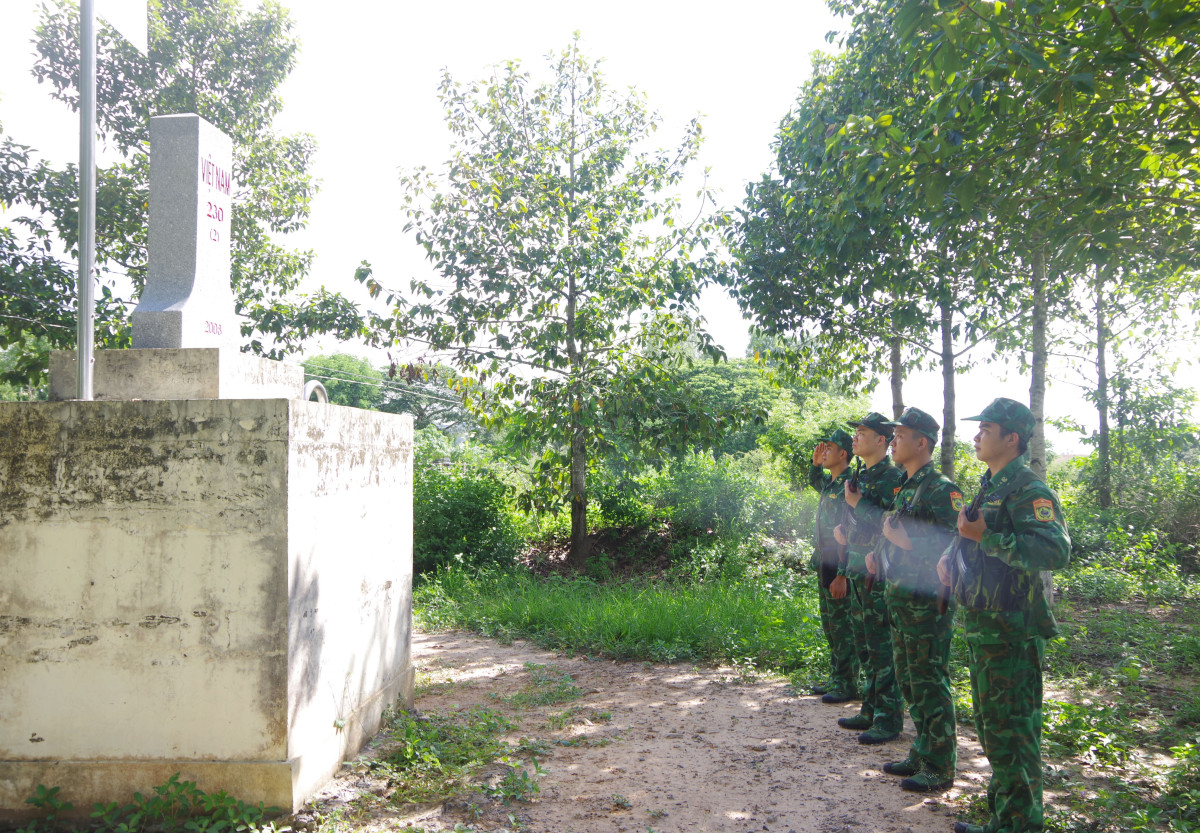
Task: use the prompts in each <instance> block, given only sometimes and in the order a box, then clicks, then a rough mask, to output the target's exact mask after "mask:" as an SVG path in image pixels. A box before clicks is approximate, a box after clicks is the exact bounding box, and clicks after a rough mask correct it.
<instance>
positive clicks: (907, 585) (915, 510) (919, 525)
mask: <svg viewBox="0 0 1200 833" xmlns="http://www.w3.org/2000/svg"><path fill="white" fill-rule="evenodd" d="M930 478H932V480H930V482H929V485H927V486H925V487H924V490H922V491H921V493H920V499H919V500H915V501H914V499H915V498H916V496H917V492H918V490H920V489H921V484H922V483H924V482H925V481H926V480H929V479H930ZM896 488H897V492H896V496H895V498H894V499H893V501H892V511H893V514H896V515H900V516H903V520H902V522H901V523H902V524H903V526H904V531H905V532H907V533H908V537H909V540H911V541H912V549H911V550H903V549H900V547H897V546H896V545H895V544H893V543H892V542H891V541H888V540H887V539H886V538H883V537H881V538H880V549H879V550H878V552H877V554H881V555H882V556H883V561H884V563H885V568H884V572H885V575H886V576H887V583H888V602H889V603H904V602H908V601H921V602H928V601H932V600H934V599H936V598H937V595H938V590H939V588H940V587H941V586H942V583H941V581H940V580H939V579H938V574H937V562H938V559H940V558H941V556H942V553H943V552H945V550H946V548H947V547H948V546H949V545H950V543H951V542H953V541H954V540H955V539H956V537H957V532H956V529H957V526H958V513H959V510H961V509H962V506H963V499H962V492H961V491H960V490H959V488H958V487H957V486H955V485H954V482H953V481H952V480H950V478H948V477H946V476H945V475H944V474H942V473H941V472H939V471H937V470H936V469H935V468H934V467H933V463H926V464H925V465H924V466H922V467H921V468H920V470H918V471H917V473H916V474H914V475H913V476H912V477H909V478H908V479H907V480H905V481H904V484H903V485H902V486H898V487H896Z"/></svg>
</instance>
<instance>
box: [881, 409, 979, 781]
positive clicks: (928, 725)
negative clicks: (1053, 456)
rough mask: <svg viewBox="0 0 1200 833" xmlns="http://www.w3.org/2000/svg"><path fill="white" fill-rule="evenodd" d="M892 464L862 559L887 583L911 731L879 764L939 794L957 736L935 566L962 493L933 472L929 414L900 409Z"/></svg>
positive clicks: (946, 616) (949, 776) (933, 424)
mask: <svg viewBox="0 0 1200 833" xmlns="http://www.w3.org/2000/svg"><path fill="white" fill-rule="evenodd" d="M889 425H891V426H892V427H893V428H894V429H895V432H896V434H895V439H893V440H892V459H893V460H895V461H896V464H897V465H900V466H903V467H904V470H905V473H906V474H907V475H908V477H907V479H906V480H905V481H904V484H903V485H902V486H901V487H900V490H899V492H898V493H897V494H896V497H895V499H894V501H893V512H892V513H890V514H889V515H888V517H887V518H885V520H884V524H883V537H884V538H886V539H887V541H886V543H885V544H884V545H883V546H881V547H880V549H879V551H878V552H876V553H875V554H874V556H873V557H872V558H871V559H869V560H868V563H867V567H868V568H869V569H870V570H871V571H872V572H874V571H875V570H877V569H880V568H882V571H883V575H884V576H885V577H886V579H887V604H888V613H889V614H890V615H891V618H892V648H893V656H894V661H895V665H896V679H897V680H898V682H899V683H900V693H901V694H902V695H903V696H904V699H905V700H906V701H907V702H908V708H909V714H910V715H911V717H912V721H913V725H914V726H915V727H916V737H915V738H914V739H913V744H912V748H911V749H910V750H909V753H908V756H907V757H905V759H904V760H903V761H894V762H891V763H887V764H884V766H883V771H884V772H886V773H888V774H889V775H902V776H906V777H905V778H904V779H903V780H902V781H901V782H900V788H901V789H904V790H909V791H910V792H940V791H942V790H946V789H949V788H950V787H951V786H953V784H954V770H955V767H956V765H957V763H958V735H957V732H956V726H955V722H954V699H953V697H952V695H951V692H950V630H951V626H952V625H953V622H954V608H953V605H951V606H950V607H949V609H947V611H946V612H945V613H941V612H939V610H938V607H939V605H938V591H939V588H940V587H941V583H940V582H939V581H938V574H937V565H938V559H939V558H940V557H941V555H942V553H943V552H944V551H945V550H946V548H947V547H948V546H949V545H950V543H951V542H952V541H953V540H954V525H955V523H956V521H957V519H958V513H959V510H961V509H962V505H963V503H962V492H960V491H959V489H958V487H957V486H955V485H954V483H952V482H951V481H950V479H949V478H947V477H945V476H944V475H942V474H940V473H939V472H938V471H936V470H935V469H934V467H933V462H932V452H933V447H934V444H935V443H936V442H937V435H938V429H939V427H940V426H939V425H938V423H937V421H936V420H935V419H934V418H933V417H931V416H930V415H929V414H927V413H925V412H924V411H921V410H919V409H917V408H907V409H905V411H904V413H903V414H902V415H901V417H900V419H899V420H898V421H896V422H892V423H889Z"/></svg>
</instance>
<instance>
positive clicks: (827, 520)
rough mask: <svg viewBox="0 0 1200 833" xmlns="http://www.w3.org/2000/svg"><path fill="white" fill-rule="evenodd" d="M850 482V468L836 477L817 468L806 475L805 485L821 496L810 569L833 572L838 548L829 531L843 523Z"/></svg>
mask: <svg viewBox="0 0 1200 833" xmlns="http://www.w3.org/2000/svg"><path fill="white" fill-rule="evenodd" d="M849 479H850V468H849V466H847V467H846V469H845V470H843V471H842V473H841V474H839V475H838V476H837V477H834V476H833V475H831V474H827V473H826V472H825V470H824V469H823V468H821V467H820V466H813V467H812V468H811V469H810V470H809V472H808V482H809V483H810V484H811V485H812V487H813V488H814V489H816V490H817V493H818V494H820V496H821V501H820V503H818V504H817V522H816V535H815V540H814V541H813V557H812V561H811V562H810V566H811V567H813V568H814V569H815V568H816V567H817V566H818V565H821V566H822V567H824V568H825V569H827V570H828V569H832V570H835V571H836V570H837V567H838V562H839V560H840V558H841V547H840V546H839V545H838V542H837V539H836V538H834V537H833V528H834V527H835V526H837V525H838V524H844V523H845V521H846V518H847V517H848V515H847V510H848V509H849V507H848V506H847V505H846V491H845V490H846V481H847V480H849ZM823 583H825V584H828V582H823Z"/></svg>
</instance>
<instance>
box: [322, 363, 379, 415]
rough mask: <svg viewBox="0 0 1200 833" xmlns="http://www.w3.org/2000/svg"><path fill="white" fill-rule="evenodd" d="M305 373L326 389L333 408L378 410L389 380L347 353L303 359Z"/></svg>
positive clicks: (369, 365)
mask: <svg viewBox="0 0 1200 833" xmlns="http://www.w3.org/2000/svg"><path fill="white" fill-rule="evenodd" d="M304 374H305V376H306V377H308V379H315V380H317V381H318V382H320V383H321V384H322V385H323V386H324V387H325V393H326V395H328V397H329V402H330V404H332V405H345V406H347V407H349V408H368V409H370V410H374V411H377V410H379V406H380V404H381V403H382V402H383V399H384V379H385V378H387V377H386V376H385V375H384V374H383V372H382V371H379V370H376V369H375V368H374V367H372V366H371V363H370V362H369V361H367V360H366V359H362V358H359V357H358V356H351V355H349V354H347V353H333V354H332V355H321V356H312V357H311V358H307V359H305V360H304ZM306 381H307V379H306Z"/></svg>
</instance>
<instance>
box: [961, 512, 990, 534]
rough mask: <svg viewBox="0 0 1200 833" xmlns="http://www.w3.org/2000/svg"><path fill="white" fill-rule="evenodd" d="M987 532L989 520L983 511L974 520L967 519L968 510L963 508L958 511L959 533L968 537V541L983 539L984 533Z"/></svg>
mask: <svg viewBox="0 0 1200 833" xmlns="http://www.w3.org/2000/svg"><path fill="white" fill-rule="evenodd" d="M985 532H987V521H985V520H984V519H983V513H980V515H979V517H978V518H976V519H975V520H973V521H969V520H967V510H966V508H963V509H962V510H960V511H959V513H958V534H959V535H961V536H962V537H964V538H966V539H967V540H968V541H981V540H983V533H985Z"/></svg>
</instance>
